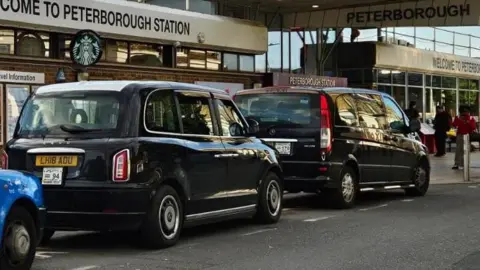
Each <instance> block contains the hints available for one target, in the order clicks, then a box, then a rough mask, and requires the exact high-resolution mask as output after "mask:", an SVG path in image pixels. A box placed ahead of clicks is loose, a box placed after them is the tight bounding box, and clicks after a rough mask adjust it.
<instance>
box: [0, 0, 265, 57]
mask: <svg viewBox="0 0 480 270" xmlns="http://www.w3.org/2000/svg"><path fill="white" fill-rule="evenodd" d="M0 3H1V6H0V25H2V26H6V25H9V26H15V27H20V26H22V27H24V26H29V27H34V28H35V29H43V30H48V31H55V30H57V31H62V29H70V31H71V32H76V31H78V30H81V29H89V30H93V31H96V32H98V33H99V34H100V35H101V36H108V37H116V36H118V37H119V38H121V37H124V38H125V37H128V38H130V39H132V40H135V41H140V39H138V38H141V40H151V41H167V42H168V41H169V42H170V43H173V42H176V41H178V42H180V43H181V44H182V45H185V44H190V45H194V44H196V45H198V44H199V43H200V44H203V45H209V46H210V47H212V46H214V47H219V48H228V49H237V50H238V51H250V52H254V53H263V52H266V51H267V28H266V27H265V26H263V25H261V24H258V23H255V22H249V21H245V20H239V19H234V18H227V17H221V16H214V15H207V14H202V13H197V12H189V11H184V10H179V9H171V8H165V7H160V6H156V5H149V4H141V3H135V2H132V1H115V0H82V1H78V0H15V1H0Z"/></svg>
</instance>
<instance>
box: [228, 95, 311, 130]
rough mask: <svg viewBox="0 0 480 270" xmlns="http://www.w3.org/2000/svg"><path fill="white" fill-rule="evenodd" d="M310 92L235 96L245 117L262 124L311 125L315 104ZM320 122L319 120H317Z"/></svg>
mask: <svg viewBox="0 0 480 270" xmlns="http://www.w3.org/2000/svg"><path fill="white" fill-rule="evenodd" d="M312 102H313V99H312V95H309V94H252V95H239V96H236V97H235V103H236V104H237V106H238V107H239V109H240V111H241V112H242V114H243V115H244V116H245V117H251V118H254V119H255V120H257V121H258V122H259V123H260V124H286V125H288V124H291V125H302V126H304V125H311V124H312V122H313V119H312V118H313V115H314V113H313V110H312V108H314V106H315V105H314V104H312ZM317 122H318V121H317Z"/></svg>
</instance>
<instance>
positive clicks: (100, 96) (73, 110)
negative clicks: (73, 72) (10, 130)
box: [17, 91, 120, 136]
mask: <svg viewBox="0 0 480 270" xmlns="http://www.w3.org/2000/svg"><path fill="white" fill-rule="evenodd" d="M119 97H120V93H118V92H110V91H108V92H107V91H101V92H100V91H75V92H74V93H73V92H71V93H60V92H59V93H49V94H48V95H47V94H45V95H35V96H33V97H31V98H30V99H29V100H28V101H27V102H26V104H25V106H24V109H23V111H22V114H21V116H20V118H19V129H18V131H17V135H18V136H22V135H42V136H46V135H52V134H65V133H87V132H93V131H113V130H115V129H116V128H117V125H118V122H119V121H118V120H119V113H120V99H119Z"/></svg>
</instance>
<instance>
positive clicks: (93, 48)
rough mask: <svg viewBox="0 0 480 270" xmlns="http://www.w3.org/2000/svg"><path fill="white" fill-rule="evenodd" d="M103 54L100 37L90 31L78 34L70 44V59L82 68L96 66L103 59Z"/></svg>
mask: <svg viewBox="0 0 480 270" xmlns="http://www.w3.org/2000/svg"><path fill="white" fill-rule="evenodd" d="M102 53H103V51H102V44H101V40H100V37H99V36H98V35H97V33H95V32H93V31H90V30H83V31H80V32H78V33H77V34H76V35H75V36H74V37H73V39H72V42H71V43H70V58H71V59H72V61H73V62H74V63H76V64H79V65H82V66H92V65H95V64H96V63H97V62H98V61H99V60H100V58H102Z"/></svg>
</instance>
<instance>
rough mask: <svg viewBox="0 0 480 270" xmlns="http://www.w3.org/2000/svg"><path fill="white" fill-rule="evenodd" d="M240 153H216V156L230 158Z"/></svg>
mask: <svg viewBox="0 0 480 270" xmlns="http://www.w3.org/2000/svg"><path fill="white" fill-rule="evenodd" d="M238 156H239V154H233V153H232V154H216V155H215V157H216V158H230V157H238Z"/></svg>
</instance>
